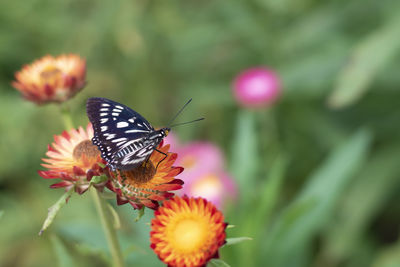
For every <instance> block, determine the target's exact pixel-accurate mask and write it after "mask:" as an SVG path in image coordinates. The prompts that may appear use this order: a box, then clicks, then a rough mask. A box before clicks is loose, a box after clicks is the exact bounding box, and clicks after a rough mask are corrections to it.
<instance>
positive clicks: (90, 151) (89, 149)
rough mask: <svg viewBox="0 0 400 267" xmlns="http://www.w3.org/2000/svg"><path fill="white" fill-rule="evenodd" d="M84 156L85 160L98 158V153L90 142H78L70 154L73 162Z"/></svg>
mask: <svg viewBox="0 0 400 267" xmlns="http://www.w3.org/2000/svg"><path fill="white" fill-rule="evenodd" d="M83 155H85V156H86V157H87V158H97V157H98V156H100V151H99V150H98V149H97V147H96V146H95V145H93V144H92V141H90V140H83V141H82V142H80V143H79V144H78V145H77V146H76V147H75V148H74V151H73V152H72V156H73V158H74V159H75V160H80V159H81V158H82V156H83Z"/></svg>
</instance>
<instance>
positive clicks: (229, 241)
mask: <svg viewBox="0 0 400 267" xmlns="http://www.w3.org/2000/svg"><path fill="white" fill-rule="evenodd" d="M248 240H253V238H251V237H232V238H227V239H226V244H225V245H226V246H230V245H235V244H238V243H241V242H243V241H248Z"/></svg>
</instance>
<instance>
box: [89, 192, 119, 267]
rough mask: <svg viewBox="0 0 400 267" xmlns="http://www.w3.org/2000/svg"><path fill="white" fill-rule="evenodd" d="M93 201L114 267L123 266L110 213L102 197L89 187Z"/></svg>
mask: <svg viewBox="0 0 400 267" xmlns="http://www.w3.org/2000/svg"><path fill="white" fill-rule="evenodd" d="M90 191H92V197H93V201H94V203H95V205H96V209H97V212H98V214H99V216H100V220H101V224H102V225H103V230H104V232H105V234H106V238H107V243H108V247H109V249H110V252H111V256H112V259H113V266H114V267H123V266H124V261H123V257H122V252H121V247H120V246H119V243H118V238H117V232H116V231H115V228H114V226H113V223H112V218H113V216H112V214H110V211H109V210H108V209H107V206H106V203H105V202H104V199H102V198H101V197H100V195H99V193H98V192H97V190H96V189H95V188H93V187H92V188H91V189H90Z"/></svg>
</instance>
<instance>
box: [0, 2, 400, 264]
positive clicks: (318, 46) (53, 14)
mask: <svg viewBox="0 0 400 267" xmlns="http://www.w3.org/2000/svg"><path fill="white" fill-rule="evenodd" d="M0 25H1V26H0V68H1V71H0V93H1V96H0V130H1V143H0V157H1V161H0V265H1V266H108V264H109V263H108V259H109V256H108V250H107V246H106V243H105V238H104V234H103V232H102V230H101V226H100V225H99V221H98V217H97V214H96V212H95V209H94V207H93V204H92V202H91V199H90V197H88V196H86V195H83V196H77V195H74V196H73V197H72V199H71V200H70V202H69V203H68V205H66V206H65V207H64V208H63V210H62V211H61V213H60V214H59V215H58V216H57V218H56V220H55V223H54V224H53V225H52V226H51V227H50V229H49V230H48V231H46V232H45V233H44V235H43V236H41V237H38V235H37V233H38V231H39V229H40V227H41V224H42V222H43V220H44V218H45V216H46V214H47V208H48V207H50V206H51V205H52V204H53V203H54V202H55V201H56V200H57V199H58V198H59V197H60V196H61V194H62V192H63V191H62V190H50V189H49V188H48V186H49V185H50V181H46V180H44V179H42V178H41V177H39V175H38V174H37V173H36V171H37V170H38V169H41V167H40V163H41V158H42V157H44V155H45V152H46V150H47V144H49V143H51V142H52V141H53V137H52V136H53V135H54V134H60V133H61V132H62V130H63V123H62V121H61V117H60V113H59V107H58V106H56V105H46V106H41V107H36V106H35V105H34V104H32V103H29V102H26V101H24V100H22V99H21V97H20V95H19V93H18V92H17V91H16V90H15V89H13V88H12V87H11V85H10V82H11V81H12V80H13V78H14V77H13V75H14V72H15V71H17V70H19V69H20V68H21V66H22V65H23V64H27V63H30V62H32V61H33V60H35V59H37V58H39V57H41V56H43V55H45V54H52V55H58V54H61V53H77V54H79V55H81V56H82V57H84V58H86V59H87V67H88V74H87V80H88V85H87V87H86V88H85V89H84V90H83V91H82V92H81V93H79V94H78V95H77V96H76V97H75V98H73V99H72V100H70V101H69V105H70V107H71V110H72V111H73V117H74V123H75V125H76V126H78V125H86V124H87V122H88V120H87V117H86V114H85V101H86V99H87V98H88V97H91V96H102V97H107V98H111V99H113V100H116V101H120V102H123V103H124V104H127V105H128V106H130V107H133V108H134V109H135V110H137V111H139V112H140V113H142V114H143V115H144V116H145V117H146V118H148V119H149V121H150V122H152V123H153V124H154V125H160V126H162V125H163V123H165V122H167V121H168V120H169V119H170V118H171V114H172V113H174V112H175V111H176V110H177V109H178V107H180V106H181V105H182V103H184V102H185V100H187V99H188V98H190V97H192V98H193V99H194V101H193V104H192V105H191V107H190V108H188V109H187V110H186V111H185V113H184V115H182V117H181V120H184V119H192V118H197V117H200V116H204V117H206V120H205V121H204V122H203V123H201V124H196V125H192V126H190V127H189V126H188V127H182V128H179V129H177V130H176V131H175V133H176V134H177V135H178V136H179V137H180V139H182V140H185V141H190V140H199V139H203V140H208V141H212V142H214V143H216V144H218V145H219V146H221V148H222V149H223V151H224V152H225V155H226V157H227V162H228V167H229V170H230V172H231V174H232V175H233V176H234V177H235V179H236V181H237V183H238V184H239V193H240V199H239V201H238V202H236V203H235V204H234V206H233V207H228V208H227V209H226V210H225V215H226V220H227V221H228V222H229V223H230V224H233V225H235V226H236V227H235V228H233V229H228V230H227V231H228V237H238V236H249V237H253V238H254V239H253V241H247V242H243V243H240V244H238V245H235V246H229V247H224V248H222V249H221V257H222V259H223V260H225V261H226V262H227V263H229V264H230V265H231V266H328V267H329V266H379V267H381V266H400V243H399V240H398V234H399V224H400V205H398V203H399V202H400V194H399V192H400V164H399V161H400V140H399V138H398V136H399V133H400V124H399V121H400V108H399V104H400V91H399V85H400V75H399V69H400V63H399V62H400V2H399V1H395V0H382V1H375V0H350V1H348V0H346V1H345V0H331V1H316V0H296V1H295V0H280V1H274V0H247V1H236V0H235V1H222V0H215V1H212V0H211V1H177V0H172V1H88V0H84V1H78V0H68V1H50V0H47V1H45V0H32V1H1V2H0ZM260 65H264V66H269V67H270V68H272V69H274V70H276V71H277V72H278V74H279V75H280V77H281V78H282V81H283V95H282V97H281V99H280V100H279V102H278V103H276V104H275V105H274V106H273V107H270V108H268V109H266V110H261V111H257V112H251V111H246V110H242V109H240V108H239V107H238V105H237V104H236V102H235V100H234V98H233V96H232V94H231V84H232V80H233V78H234V77H235V76H236V75H237V74H238V73H239V72H240V71H242V70H244V69H246V68H249V67H254V66H260ZM114 202H115V201H111V203H114ZM117 210H118V212H119V213H120V215H121V218H122V229H121V230H120V231H119V232H120V240H121V243H122V245H123V248H124V251H125V252H126V263H127V265H128V266H163V264H162V263H161V262H160V261H159V260H158V259H157V256H156V255H155V254H154V253H153V252H152V251H151V250H150V248H149V240H148V239H149V236H148V235H149V234H148V231H149V225H148V224H147V223H148V222H150V219H151V217H152V212H147V213H146V215H145V217H144V218H143V219H142V220H141V221H140V222H138V223H135V222H133V219H134V218H135V217H136V212H132V208H131V207H128V206H127V205H124V206H121V207H118V208H117Z"/></svg>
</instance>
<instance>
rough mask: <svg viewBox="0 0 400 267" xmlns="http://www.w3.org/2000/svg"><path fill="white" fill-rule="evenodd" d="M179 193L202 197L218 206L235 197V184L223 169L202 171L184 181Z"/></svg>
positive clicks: (220, 206) (222, 205)
mask: <svg viewBox="0 0 400 267" xmlns="http://www.w3.org/2000/svg"><path fill="white" fill-rule="evenodd" d="M179 195H188V196H193V197H203V198H205V199H207V200H208V201H210V202H212V203H213V204H214V205H215V206H217V207H218V208H222V207H224V204H226V202H228V201H232V200H234V199H235V198H236V195H237V189H236V184H235V182H234V181H233V180H232V178H231V177H230V176H229V175H228V174H227V173H226V172H225V171H223V170H220V171H215V172H204V173H203V174H200V175H198V176H196V177H195V179H192V180H191V181H190V182H187V183H185V186H184V187H183V188H182V190H180V191H179Z"/></svg>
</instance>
